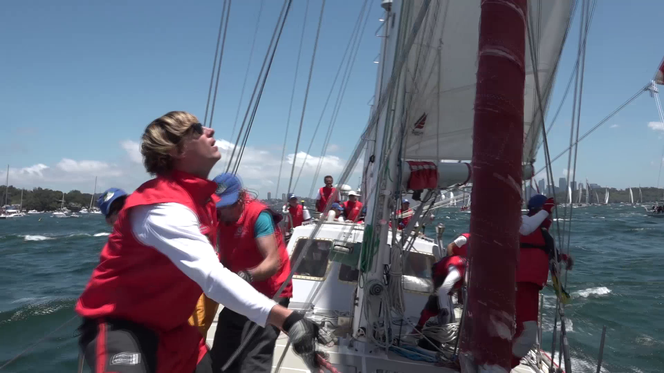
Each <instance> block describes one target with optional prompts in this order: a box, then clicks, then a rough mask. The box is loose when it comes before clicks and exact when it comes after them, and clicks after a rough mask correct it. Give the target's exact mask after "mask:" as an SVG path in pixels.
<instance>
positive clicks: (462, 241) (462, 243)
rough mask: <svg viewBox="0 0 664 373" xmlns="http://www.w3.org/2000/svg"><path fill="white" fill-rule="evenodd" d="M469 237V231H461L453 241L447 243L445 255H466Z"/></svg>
mask: <svg viewBox="0 0 664 373" xmlns="http://www.w3.org/2000/svg"><path fill="white" fill-rule="evenodd" d="M469 239H470V233H462V234H461V235H460V236H459V237H457V238H455V239H454V241H452V242H450V244H449V245H447V255H448V256H452V255H459V256H462V257H464V258H466V257H468V240H469Z"/></svg>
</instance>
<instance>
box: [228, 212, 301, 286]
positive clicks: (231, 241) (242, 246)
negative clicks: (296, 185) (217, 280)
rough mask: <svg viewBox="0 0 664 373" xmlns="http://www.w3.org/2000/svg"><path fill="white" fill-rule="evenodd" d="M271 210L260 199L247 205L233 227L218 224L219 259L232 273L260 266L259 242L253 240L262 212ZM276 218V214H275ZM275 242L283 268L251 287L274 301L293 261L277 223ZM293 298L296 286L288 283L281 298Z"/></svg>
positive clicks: (275, 225) (261, 258) (261, 256)
mask: <svg viewBox="0 0 664 373" xmlns="http://www.w3.org/2000/svg"><path fill="white" fill-rule="evenodd" d="M263 211H268V212H270V213H272V211H271V210H270V209H269V207H267V206H266V205H264V204H263V203H262V202H260V201H258V200H255V199H254V200H251V201H249V202H248V203H247V204H245V206H244V212H243V213H242V216H240V219H239V220H238V221H237V222H235V223H234V224H228V225H227V224H224V223H219V232H218V234H219V242H220V247H219V256H220V258H221V261H222V263H223V264H224V266H226V267H227V268H228V269H230V270H231V271H233V272H236V273H237V272H239V271H244V270H247V269H250V268H254V267H256V266H257V265H259V264H260V263H261V262H262V261H263V259H265V258H263V255H262V254H261V252H260V251H259V250H258V246H257V245H256V239H255V238H254V225H255V224H256V220H257V219H258V215H260V213H261V212H263ZM272 215H273V216H275V217H277V215H276V214H274V213H272ZM274 230H275V235H274V237H275V239H276V240H277V245H278V248H279V257H280V259H281V268H279V270H278V271H277V273H276V274H275V275H274V276H272V277H270V278H269V279H267V280H264V281H257V282H253V283H252V284H251V285H252V286H253V287H254V288H255V289H256V290H258V291H259V292H261V293H263V294H265V295H266V296H268V297H270V298H272V297H274V295H275V294H276V293H277V290H279V287H280V286H281V284H283V283H284V281H286V278H288V274H289V273H290V270H291V266H290V259H288V252H287V251H286V245H285V244H284V239H283V235H282V234H281V231H280V230H279V227H278V226H277V224H274ZM292 296H293V284H292V283H290V282H289V283H288V285H286V287H285V288H284V291H283V292H282V293H281V295H280V297H282V298H290V297H292Z"/></svg>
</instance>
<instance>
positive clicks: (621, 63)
mask: <svg viewBox="0 0 664 373" xmlns="http://www.w3.org/2000/svg"><path fill="white" fill-rule="evenodd" d="M369 3H370V5H369V9H370V14H369V16H368V23H367V26H366V28H365V29H364V32H363V34H362V37H361V44H360V48H359V52H358V54H357V59H356V62H355V64H354V67H353V70H352V73H351V77H350V80H349V84H348V88H347V90H346V94H345V96H344V98H343V102H342V106H341V110H340V111H339V116H338V118H337V121H336V125H335V127H334V131H333V133H332V136H331V140H330V145H329V147H328V149H327V153H326V156H325V158H324V159H323V163H322V165H323V166H322V171H321V174H320V175H319V177H318V179H322V177H323V176H324V174H328V173H329V174H332V175H334V176H338V175H339V174H340V172H341V170H342V169H343V166H344V164H345V163H346V162H347V160H348V157H350V156H351V152H352V151H353V149H354V146H355V144H356V142H357V141H358V139H359V136H360V134H361V132H362V130H363V128H364V126H365V125H366V121H367V119H368V116H369V111H370V106H369V105H370V104H371V101H372V97H373V95H374V88H375V80H376V68H377V66H378V65H377V64H376V63H374V61H376V60H377V58H378V54H379V46H380V45H379V44H380V38H379V37H377V36H376V35H375V33H376V30H377V29H378V27H379V26H380V24H381V23H380V21H379V18H380V17H381V14H382V9H381V8H380V6H379V5H380V1H379V0H370V1H369ZM261 4H263V5H261ZM281 4H282V2H281V1H276V0H262V1H260V0H245V1H234V2H233V5H232V8H231V13H230V22H229V26H228V31H227V39H226V46H225V52H224V59H223V64H222V68H221V76H220V81H219V93H218V98H217V105H216V108H215V115H214V121H213V123H212V126H213V128H214V129H215V131H216V134H215V138H217V140H218V142H219V146H220V148H221V149H222V161H220V162H219V164H218V165H217V166H216V167H215V169H214V170H213V174H212V175H211V176H214V174H216V173H220V172H222V169H223V166H224V164H225V160H226V159H228V155H229V152H230V149H231V146H232V145H231V144H232V143H234V142H235V139H234V138H233V139H231V135H232V134H233V133H234V131H233V127H234V124H235V123H236V116H237V114H236V113H238V110H239V112H240V115H239V117H240V120H239V123H241V121H242V116H243V114H244V112H245V110H246V108H247V102H248V100H249V96H250V93H251V91H252V89H253V85H254V84H255V81H256V77H257V74H258V71H259V69H260V64H261V62H262V59H263V57H264V55H265V51H266V48H267V45H268V43H269V39H270V36H271V35H272V30H273V29H274V26H275V23H276V20H277V16H278V14H279V10H280V7H281ZM261 6H262V7H263V8H262V11H261V19H260V23H259V27H258V31H257V38H256V45H255V49H254V54H253V58H252V59H251V60H250V59H249V54H250V49H251V44H252V40H253V35H254V31H255V29H256V28H255V27H256V24H257V17H258V13H259V9H261ZM361 6H362V2H361V1H359V0H335V1H327V3H326V7H325V12H324V15H323V21H322V25H321V31H320V40H319V42H318V49H317V54H316V59H315V62H314V69H313V73H312V80H311V87H310V92H309V98H308V103H307V108H306V111H305V114H304V126H303V130H302V136H301V138H302V140H301V143H300V147H299V152H306V150H307V148H308V147H309V144H310V142H311V138H312V135H313V132H314V128H315V126H316V123H317V122H318V120H319V117H320V116H321V111H322V109H323V105H324V102H325V98H326V97H327V95H328V92H329V90H330V87H331V85H332V80H333V78H334V75H335V73H336V71H337V69H338V66H339V63H340V62H341V56H342V55H343V53H344V50H345V48H346V46H347V43H348V40H349V37H350V35H351V31H352V29H353V26H354V24H355V21H356V19H357V17H358V15H359V11H360V8H361ZM221 7H222V2H221V1H213V0H200V1H196V2H189V3H186V4H185V3H184V2H181V1H175V0H162V1H156V0H145V1H126V0H125V1H113V2H89V1H83V0H65V1H59V2H52V1H46V0H35V1H18V0H10V1H6V2H3V12H2V13H3V14H2V16H1V17H2V21H1V22H0V48H2V53H0V68H1V71H2V72H0V105H1V107H2V112H3V118H2V125H1V127H2V131H1V133H2V136H1V137H0V165H2V170H1V171H0V180H3V181H4V179H5V176H6V174H5V170H4V167H6V166H5V165H7V164H9V166H10V173H9V178H10V184H12V185H15V186H17V187H23V188H33V187H38V186H39V187H48V188H54V189H64V190H71V189H78V190H81V191H84V192H91V191H92V189H93V185H94V179H95V177H98V186H97V189H98V191H99V190H102V189H105V188H108V187H111V186H116V187H121V188H125V189H127V190H128V191H131V190H133V189H135V188H136V187H137V186H138V185H140V184H141V183H142V182H144V181H145V180H147V179H148V178H149V175H148V174H146V173H145V172H144V170H143V167H142V165H141V156H140V153H139V151H138V145H139V140H140V136H141V134H142V132H143V130H144V129H145V127H146V126H147V124H149V123H150V122H151V121H152V120H153V119H155V118H157V117H159V116H161V115H162V114H165V113H166V112H168V111H171V110H185V111H189V112H191V113H194V114H195V115H197V116H198V117H199V119H201V120H203V117H204V114H205V106H206V100H207V95H208V88H209V84H210V74H211V69H212V60H213V57H214V46H215V43H216V37H217V31H218V26H219V18H220V15H221ZM305 8H306V3H305V1H303V0H294V1H293V7H292V9H291V13H290V14H289V18H288V20H287V23H286V26H285V28H284V32H283V35H282V39H281V42H280V45H279V48H278V50H277V54H276V57H275V61H274V65H273V67H272V71H271V73H270V76H269V78H268V81H267V85H266V88H265V92H264V94H263V99H262V101H261V105H260V107H259V110H258V113H257V116H256V120H255V124H254V126H253V129H252V132H251V135H250V137H249V139H248V148H247V150H246V151H245V153H244V158H243V163H242V165H241V167H240V171H239V174H240V176H241V177H242V178H243V180H244V182H245V184H246V185H247V187H249V188H250V189H253V190H255V191H257V192H258V193H259V195H260V196H261V197H262V198H265V197H266V195H267V192H268V191H269V192H271V193H272V195H273V196H275V191H276V183H277V176H278V174H279V166H280V164H281V161H280V159H281V152H282V149H283V141H284V134H285V127H286V123H287V122H288V120H287V119H288V113H289V107H290V104H291V91H292V89H293V80H294V77H295V68H296V65H297V63H296V61H297V56H298V50H299V42H300V35H301V30H302V25H303V21H304V14H305ZM320 9H321V1H320V0H312V1H311V2H310V3H309V4H308V12H307V23H306V26H305V33H304V39H303V49H302V54H301V60H300V64H299V70H298V74H297V83H296V87H295V88H296V89H295V96H294V101H293V106H292V112H291V119H290V122H289V123H290V129H289V134H288V140H287V142H286V161H287V162H286V163H285V164H284V169H283V173H282V179H281V182H280V184H281V185H280V187H279V194H281V193H284V192H286V185H287V184H288V177H289V176H290V168H291V164H290V163H288V162H292V160H293V153H294V150H295V143H296V137H297V128H298V126H299V123H300V116H301V114H302V106H303V100H304V92H305V89H306V84H307V77H308V73H309V66H310V63H311V55H312V51H313V47H314V39H315V35H316V29H317V26H318V17H319V12H320ZM651 14H664V2H661V1H656V0H653V1H646V0H641V1H637V2H631V3H630V5H629V6H625V5H624V2H622V1H618V0H602V1H600V2H599V5H598V6H597V9H596V14H595V16H594V18H593V23H592V26H591V29H590V34H589V39H588V47H587V57H586V70H585V77H584V78H585V81H584V96H583V106H582V113H581V132H582V133H583V132H584V131H585V130H587V129H589V128H591V127H592V126H593V125H595V124H596V123H597V122H598V121H599V120H601V119H602V118H603V117H604V116H606V115H607V114H608V113H609V112H610V111H612V110H613V109H615V108H616V107H617V106H619V105H620V104H621V103H622V102H624V101H625V100H626V99H627V98H629V97H630V96H632V95H633V94H634V93H635V92H636V91H637V90H638V89H639V88H640V87H643V86H644V85H645V84H646V83H647V82H648V81H649V80H650V79H652V77H653V74H654V72H655V70H656V68H657V66H658V63H659V62H660V60H661V59H662V57H663V56H664V49H663V48H660V47H658V46H661V45H662V43H661V35H662V34H663V33H662V31H663V30H662V23H661V22H658V21H657V18H656V17H654V18H650V17H649V16H650V15H651ZM578 18H579V17H578V16H577V17H576V18H575V22H574V23H573V24H572V28H571V31H570V35H569V37H568V41H567V43H566V45H565V48H564V51H563V55H562V57H561V60H560V65H559V71H558V81H557V83H556V85H555V87H554V92H553V96H552V100H551V104H550V108H551V109H550V110H549V112H550V113H552V112H554V111H555V109H557V107H558V105H559V104H560V100H561V98H562V93H563V92H562V91H563V90H564V88H565V85H566V83H567V81H568V79H569V77H570V74H571V72H572V68H573V65H574V60H575V58H576V51H577V40H576V39H577V38H578V30H577V28H578ZM247 68H248V71H249V74H248V75H247V82H248V83H247V88H246V91H245V94H244V96H243V97H242V105H240V106H238V104H239V103H240V99H241V95H240V93H241V90H242V85H243V81H244V79H245V71H246V70H247ZM335 98H336V94H335V95H333V96H332V103H330V107H331V105H332V104H333V102H334V99H335ZM571 103H572V101H571V95H570V96H569V97H568V99H567V101H566V102H565V105H564V107H563V110H562V111H561V114H560V116H559V117H558V120H557V122H556V124H555V125H554V127H553V130H552V131H551V133H550V137H549V142H550V147H551V153H552V155H556V154H558V153H559V152H560V151H562V150H563V149H565V148H566V147H567V146H568V144H569V130H570V125H569V123H570V122H571V107H572V105H571ZM238 107H239V109H238ZM330 112H331V110H330V108H328V109H327V111H326V113H325V115H324V116H323V121H322V124H321V129H320V130H319V133H318V135H317V137H316V138H315V139H314V141H313V146H312V150H311V151H310V155H311V156H310V157H309V158H308V160H307V164H306V167H304V169H303V171H302V178H301V179H300V181H299V182H298V183H297V185H296V186H295V187H294V188H291V189H294V190H295V192H296V193H297V194H298V195H302V196H308V195H310V193H311V186H312V185H316V186H317V185H318V184H321V182H320V180H312V178H313V176H314V173H315V169H316V166H317V164H318V161H319V159H320V158H319V157H320V156H321V150H322V149H321V148H322V144H323V138H324V134H325V131H326V129H327V126H328V124H329V122H330ZM549 120H550V117H549ZM547 123H548V122H547ZM237 127H239V124H238V125H237ZM235 136H237V132H235ZM663 137H664V124H662V123H661V122H660V120H659V119H658V115H657V111H656V109H655V103H654V100H653V99H652V98H651V97H650V96H649V95H648V94H643V95H642V96H641V97H640V98H638V99H637V100H636V101H635V102H633V103H632V104H631V105H629V106H628V107H627V108H625V109H624V110H623V111H621V112H620V113H619V114H618V115H616V116H615V117H613V118H612V119H611V120H610V121H609V122H607V123H606V125H604V126H603V127H601V128H600V129H598V130H597V131H596V132H595V133H593V134H592V135H590V137H588V138H587V139H586V140H584V141H583V142H582V143H581V144H580V146H579V156H578V157H579V158H578V162H577V168H576V174H577V175H578V176H577V179H578V178H582V179H585V178H588V179H589V181H590V182H591V183H597V184H600V185H607V186H612V187H619V188H625V187H629V186H636V185H638V184H641V185H642V186H655V185H656V184H657V173H658V170H659V161H660V160H661V159H662V148H663V146H664V139H663ZM300 154H302V153H300ZM298 159H303V157H302V158H299V157H298ZM543 159H544V157H543V156H542V155H541V154H540V155H539V156H538V158H537V164H536V166H537V168H540V167H541V166H542V165H543ZM566 169H567V158H566V157H562V158H561V159H560V160H559V161H557V162H556V163H554V165H553V171H554V176H555V177H556V179H557V178H558V177H559V176H564V175H565V173H566ZM297 171H298V170H297V169H296V172H297ZM349 184H351V186H353V187H355V186H357V185H358V184H359V172H358V171H357V170H356V171H355V172H354V173H353V175H352V177H351V180H350V182H349Z"/></svg>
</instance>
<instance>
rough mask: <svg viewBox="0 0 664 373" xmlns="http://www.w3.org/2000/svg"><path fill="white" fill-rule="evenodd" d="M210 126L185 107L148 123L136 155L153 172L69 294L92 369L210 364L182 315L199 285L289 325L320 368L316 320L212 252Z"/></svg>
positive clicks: (300, 348) (121, 371) (267, 320)
mask: <svg viewBox="0 0 664 373" xmlns="http://www.w3.org/2000/svg"><path fill="white" fill-rule="evenodd" d="M213 134H214V130H212V129H211V128H205V127H203V126H202V125H201V124H200V123H199V122H198V119H197V118H196V117H195V116H193V115H191V114H189V113H186V112H182V111H176V112H170V113H167V114H166V115H164V116H162V117H160V118H158V119H156V120H154V121H153V122H152V123H150V124H149V125H148V126H147V128H146V129H145V132H144V133H143V138H142V144H141V153H142V155H143V162H144V165H145V168H146V170H147V171H148V172H149V173H150V174H153V175H155V176H156V178H154V179H152V180H150V181H148V182H146V183H144V184H143V185H141V186H140V187H139V188H138V189H137V190H136V191H135V192H134V193H132V194H131V195H130V196H129V197H127V200H126V202H125V206H124V209H123V210H122V211H121V212H120V215H119V217H118V220H117V222H116V224H115V229H114V230H113V233H111V235H110V236H109V239H108V242H107V243H106V245H105V247H104V249H103V250H102V253H101V258H100V263H99V265H98V266H97V267H96V268H95V269H94V271H93V273H92V278H91V279H90V282H89V283H88V284H87V286H86V288H85V290H84V291H83V294H82V295H81V297H80V298H79V300H78V302H77V304H76V312H77V313H78V314H79V315H81V316H82V317H83V318H84V321H83V325H82V326H81V328H80V329H81V336H80V338H79V344H80V347H81V349H82V352H83V353H84V355H85V359H86V361H87V362H88V365H89V366H90V368H91V370H92V371H93V372H97V373H101V372H107V371H113V372H118V373H129V372H131V373H133V372H159V373H161V372H187V373H188V372H194V371H196V372H210V371H211V369H212V362H211V359H210V357H209V354H208V353H207V346H206V345H205V341H204V339H203V337H202V335H201V334H200V333H199V332H198V330H197V329H196V328H195V327H194V326H192V325H190V324H189V323H188V322H187V319H188V318H189V316H190V315H191V314H192V312H193V311H194V308H195V306H196V303H197V301H198V299H199V297H200V295H201V293H202V291H203V292H205V294H206V295H207V296H209V297H210V298H211V299H213V300H214V301H216V302H218V303H221V304H223V305H224V306H225V307H227V308H230V309H233V310H236V311H238V312H240V313H242V314H244V315H246V316H247V317H248V318H249V319H250V320H252V321H254V322H256V323H258V324H259V325H261V326H267V325H274V326H278V327H280V328H281V329H282V330H284V331H286V333H288V334H289V337H290V338H291V341H292V342H293V347H294V350H295V351H296V352H298V353H301V356H302V358H303V359H304V361H305V363H306V364H307V366H308V367H310V369H318V365H317V361H318V355H317V354H316V352H315V345H314V340H315V338H316V335H317V327H316V325H314V324H313V323H312V322H310V321H309V320H307V319H305V318H303V316H301V315H298V314H297V313H293V312H292V311H290V310H288V309H286V308H284V307H282V306H279V305H277V304H276V303H275V302H274V301H273V300H271V299H268V298H267V297H265V296H264V295H262V294H260V293H259V292H258V291H256V290H255V289H254V288H253V287H252V286H251V285H249V284H248V283H247V282H246V281H244V280H242V279H241V278H240V277H238V276H237V275H235V274H234V273H232V272H231V271H229V270H228V269H227V268H225V267H224V266H223V265H222V264H221V263H220V262H219V260H218V258H217V255H216V254H215V250H214V247H213V243H214V242H216V225H217V219H216V216H215V214H214V213H213V211H214V207H215V206H214V202H212V199H211V197H210V196H211V195H212V194H213V193H214V192H215V190H217V185H216V184H215V183H214V182H211V181H209V180H207V176H208V174H209V172H210V170H211V169H212V167H213V166H214V164H215V163H216V162H217V161H218V160H219V159H220V157H221V155H220V154H219V150H218V149H217V147H216V146H215V140H214V138H213ZM201 290H202V291H201Z"/></svg>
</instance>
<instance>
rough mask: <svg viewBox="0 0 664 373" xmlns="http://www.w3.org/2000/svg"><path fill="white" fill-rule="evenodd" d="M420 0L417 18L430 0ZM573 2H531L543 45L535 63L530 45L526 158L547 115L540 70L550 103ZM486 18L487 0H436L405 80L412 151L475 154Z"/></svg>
mask: <svg viewBox="0 0 664 373" xmlns="http://www.w3.org/2000/svg"><path fill="white" fill-rule="evenodd" d="M412 3H413V7H412V8H411V9H412V10H410V11H409V14H410V18H409V19H408V20H407V21H408V24H409V25H410V24H411V23H412V19H413V18H414V17H415V16H416V15H417V13H418V10H419V8H420V7H421V5H422V3H423V1H421V0H420V1H412ZM400 5H401V1H394V6H395V7H397V6H399V7H400ZM571 5H572V1H569V0H565V1H544V2H535V1H533V2H530V3H529V5H528V7H529V9H528V10H529V17H528V23H529V27H530V28H531V30H536V32H535V33H534V36H535V38H536V40H534V41H533V45H535V46H537V48H536V49H537V50H536V51H534V54H535V55H536V56H537V66H536V68H534V67H533V66H532V60H531V52H530V48H529V46H528V44H526V59H525V60H526V66H525V70H526V82H525V103H524V124H523V125H524V136H525V139H524V140H525V141H524V148H523V162H524V164H525V163H530V162H531V161H532V160H533V159H534V155H535V154H534V152H535V146H536V143H537V140H538V139H539V130H540V128H541V119H542V118H541V116H540V113H539V103H538V100H537V92H536V88H535V79H534V73H535V72H537V73H538V79H539V84H540V92H541V94H542V96H543V97H542V99H543V102H542V104H543V106H544V108H545V109H546V107H547V104H548V98H549V94H550V92H551V87H552V85H553V78H554V74H555V71H556V65H557V63H558V59H559V57H560V52H561V49H562V45H563V40H564V36H565V32H566V30H567V26H568V22H569V18H570V11H571ZM396 9H399V8H396ZM533 15H537V16H533ZM479 18H480V1H477V0H476V1H447V2H446V1H433V2H432V3H431V5H430V8H429V11H428V13H427V16H426V17H425V19H424V21H423V23H422V29H421V30H420V32H419V34H418V36H417V38H416V40H415V45H414V46H413V47H412V49H411V51H410V54H409V57H408V62H407V64H406V66H405V68H406V73H407V76H408V77H409V78H410V79H408V80H407V81H406V87H405V88H406V92H407V95H406V98H405V99H406V102H407V107H408V110H407V111H406V113H407V116H406V121H407V122H406V123H407V125H408V127H407V129H406V137H407V138H406V141H405V158H407V159H417V160H440V159H449V160H470V159H471V157H472V150H473V140H472V139H473V133H472V132H473V116H474V104H475V85H476V80H477V76H476V75H477V64H476V61H477V45H478V38H479V27H478V24H479ZM394 39H396V38H394ZM388 43H389V44H388V50H389V49H390V47H396V40H394V41H393V42H392V43H390V42H389V41H388ZM388 53H390V52H388ZM392 54H394V53H390V54H388V55H392ZM397 55H398V54H397Z"/></svg>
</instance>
